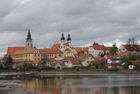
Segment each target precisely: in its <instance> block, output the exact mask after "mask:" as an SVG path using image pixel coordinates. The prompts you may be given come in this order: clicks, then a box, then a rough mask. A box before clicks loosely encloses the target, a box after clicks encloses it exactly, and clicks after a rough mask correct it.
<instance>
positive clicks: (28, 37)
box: [26, 29, 32, 40]
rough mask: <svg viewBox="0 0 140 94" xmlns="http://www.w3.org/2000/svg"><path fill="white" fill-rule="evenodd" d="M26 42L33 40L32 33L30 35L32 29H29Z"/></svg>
mask: <svg viewBox="0 0 140 94" xmlns="http://www.w3.org/2000/svg"><path fill="white" fill-rule="evenodd" d="M26 40H32V38H31V33H30V29H28V34H27V38H26Z"/></svg>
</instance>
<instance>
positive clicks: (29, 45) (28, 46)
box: [25, 29, 33, 49]
mask: <svg viewBox="0 0 140 94" xmlns="http://www.w3.org/2000/svg"><path fill="white" fill-rule="evenodd" d="M32 48H33V41H32V38H31V33H30V29H29V30H28V34H27V38H26V46H25V49H32Z"/></svg>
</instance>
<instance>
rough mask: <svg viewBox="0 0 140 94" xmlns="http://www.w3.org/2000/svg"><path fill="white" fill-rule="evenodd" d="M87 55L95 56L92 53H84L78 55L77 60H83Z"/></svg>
mask: <svg viewBox="0 0 140 94" xmlns="http://www.w3.org/2000/svg"><path fill="white" fill-rule="evenodd" d="M87 57H93V56H92V55H91V54H82V55H80V56H78V57H77V60H80V61H83V60H85V59H86V58H87Z"/></svg>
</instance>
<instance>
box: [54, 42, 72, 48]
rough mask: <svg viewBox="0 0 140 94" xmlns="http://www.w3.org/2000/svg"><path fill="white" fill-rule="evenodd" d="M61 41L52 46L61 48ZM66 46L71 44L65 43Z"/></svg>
mask: <svg viewBox="0 0 140 94" xmlns="http://www.w3.org/2000/svg"><path fill="white" fill-rule="evenodd" d="M60 46H61V45H60V43H57V44H53V46H52V47H51V48H60ZM65 46H69V43H68V42H67V43H65Z"/></svg>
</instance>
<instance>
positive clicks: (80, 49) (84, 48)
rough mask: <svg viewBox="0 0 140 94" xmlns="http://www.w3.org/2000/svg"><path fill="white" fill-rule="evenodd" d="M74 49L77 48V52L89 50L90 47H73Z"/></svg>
mask: <svg viewBox="0 0 140 94" xmlns="http://www.w3.org/2000/svg"><path fill="white" fill-rule="evenodd" d="M72 49H74V50H76V51H77V52H80V51H85V52H88V47H72Z"/></svg>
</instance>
